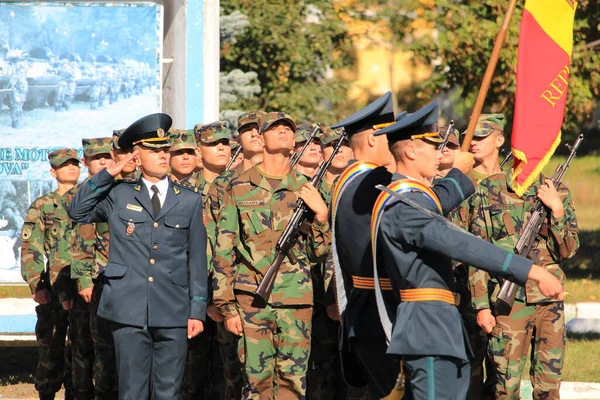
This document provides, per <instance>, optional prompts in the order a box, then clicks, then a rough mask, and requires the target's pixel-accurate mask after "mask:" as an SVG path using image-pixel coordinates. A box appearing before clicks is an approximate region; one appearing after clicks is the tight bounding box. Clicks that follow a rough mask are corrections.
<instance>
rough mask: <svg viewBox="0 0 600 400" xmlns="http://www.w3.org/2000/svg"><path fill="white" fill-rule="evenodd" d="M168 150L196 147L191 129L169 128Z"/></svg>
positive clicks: (193, 148)
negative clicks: (169, 143)
mask: <svg viewBox="0 0 600 400" xmlns="http://www.w3.org/2000/svg"><path fill="white" fill-rule="evenodd" d="M169 141H170V142H171V148H170V151H177V150H183V149H192V150H195V149H196V136H195V135H194V130H193V129H187V130H186V129H171V130H170V131H169Z"/></svg>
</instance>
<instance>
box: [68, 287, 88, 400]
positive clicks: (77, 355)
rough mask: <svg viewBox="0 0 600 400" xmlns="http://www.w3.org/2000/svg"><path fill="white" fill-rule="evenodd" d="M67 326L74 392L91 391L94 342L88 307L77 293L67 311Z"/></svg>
mask: <svg viewBox="0 0 600 400" xmlns="http://www.w3.org/2000/svg"><path fill="white" fill-rule="evenodd" d="M69 327H70V328H69V337H70V339H71V354H72V359H71V369H72V375H73V389H74V390H75V391H76V392H89V393H92V392H93V391H94V382H93V381H92V378H93V372H94V368H93V365H94V342H93V340H92V333H91V331H90V307H89V304H88V303H86V302H85V300H83V298H82V297H81V296H79V295H76V296H75V302H74V304H73V308H72V309H71V311H70V312H69Z"/></svg>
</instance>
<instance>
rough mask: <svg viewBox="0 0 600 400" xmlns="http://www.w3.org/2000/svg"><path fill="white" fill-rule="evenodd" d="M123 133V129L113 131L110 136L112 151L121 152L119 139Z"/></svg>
mask: <svg viewBox="0 0 600 400" xmlns="http://www.w3.org/2000/svg"><path fill="white" fill-rule="evenodd" d="M124 131H125V129H115V130H113V135H112V147H113V149H117V150H121V148H120V147H119V138H120V137H121V134H122V133H123V132H124Z"/></svg>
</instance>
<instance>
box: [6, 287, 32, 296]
mask: <svg viewBox="0 0 600 400" xmlns="http://www.w3.org/2000/svg"><path fill="white" fill-rule="evenodd" d="M28 297H31V292H30V291H29V287H28V286H27V285H23V286H13V285H11V286H2V285H0V299H7V298H17V299H24V298H28Z"/></svg>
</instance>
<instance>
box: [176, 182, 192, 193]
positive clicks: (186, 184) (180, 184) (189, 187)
mask: <svg viewBox="0 0 600 400" xmlns="http://www.w3.org/2000/svg"><path fill="white" fill-rule="evenodd" d="M173 184H174V185H175V186H177V187H178V188H182V189H186V190H191V191H192V192H194V193H198V188H197V187H196V186H194V185H192V184H191V183H190V182H189V181H187V180H184V181H173Z"/></svg>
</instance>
